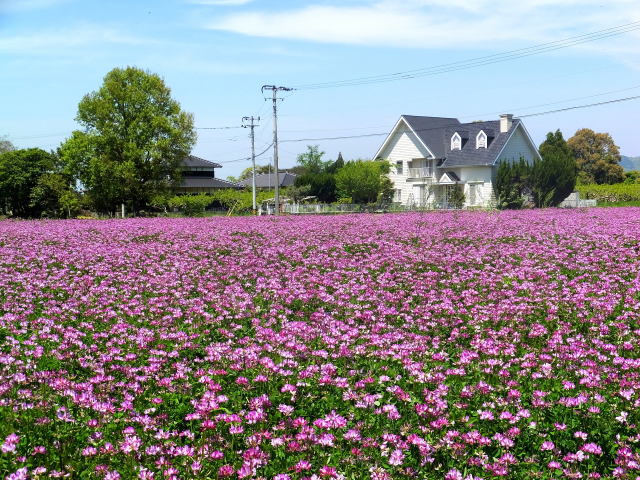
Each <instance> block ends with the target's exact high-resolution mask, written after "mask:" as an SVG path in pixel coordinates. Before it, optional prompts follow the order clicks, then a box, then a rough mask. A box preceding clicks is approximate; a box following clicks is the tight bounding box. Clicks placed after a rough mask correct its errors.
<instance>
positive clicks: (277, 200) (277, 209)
mask: <svg viewBox="0 0 640 480" xmlns="http://www.w3.org/2000/svg"><path fill="white" fill-rule="evenodd" d="M265 90H271V91H272V92H273V97H272V100H273V170H274V171H275V175H276V181H275V187H276V188H275V199H274V200H275V214H276V215H280V176H279V173H278V100H282V99H281V98H280V99H279V98H278V92H279V91H283V92H289V91H291V90H293V88H287V87H276V86H275V85H263V86H262V89H261V91H262V92H263V93H264V91H265Z"/></svg>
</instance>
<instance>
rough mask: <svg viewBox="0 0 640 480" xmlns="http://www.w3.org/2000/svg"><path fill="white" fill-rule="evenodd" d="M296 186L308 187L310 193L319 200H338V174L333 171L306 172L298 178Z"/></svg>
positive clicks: (326, 201) (323, 201)
mask: <svg viewBox="0 0 640 480" xmlns="http://www.w3.org/2000/svg"><path fill="white" fill-rule="evenodd" d="M295 185H296V187H298V188H301V187H304V186H307V187H308V194H309V195H312V196H314V197H316V198H317V199H318V201H319V202H322V203H331V202H335V200H336V198H337V197H336V176H335V175H333V174H331V173H325V172H322V173H306V174H304V175H301V176H299V177H298V178H296V184H295Z"/></svg>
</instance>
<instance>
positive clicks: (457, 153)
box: [440, 119, 520, 168]
mask: <svg viewBox="0 0 640 480" xmlns="http://www.w3.org/2000/svg"><path fill="white" fill-rule="evenodd" d="M518 125H520V120H519V119H514V120H513V123H512V125H511V129H510V130H509V131H508V132H506V133H500V120H491V121H488V122H473V123H463V124H460V129H464V130H465V131H466V132H468V140H466V141H463V142H462V149H460V150H451V137H452V135H453V134H454V133H455V132H456V129H455V128H447V129H446V130H445V131H444V132H443V133H442V137H441V138H442V140H441V142H442V146H443V148H444V150H445V155H444V157H445V158H446V160H445V161H444V163H443V164H442V165H441V166H440V167H441V168H450V167H463V166H470V165H493V164H494V163H495V161H496V159H497V157H498V154H499V153H500V151H501V150H502V148H503V147H504V145H505V144H506V143H507V140H508V139H509V136H510V135H511V133H513V130H514V129H515V128H517V127H518ZM480 130H482V131H484V133H486V134H487V148H476V136H477V135H478V133H480Z"/></svg>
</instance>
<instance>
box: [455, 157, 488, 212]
mask: <svg viewBox="0 0 640 480" xmlns="http://www.w3.org/2000/svg"><path fill="white" fill-rule="evenodd" d="M451 170H452V171H454V172H456V174H457V175H458V177H459V178H460V180H461V181H463V182H464V184H465V185H464V195H465V197H466V202H465V205H466V206H475V207H478V206H482V207H488V206H489V205H490V203H491V200H492V196H491V195H492V193H493V183H492V182H493V168H492V167H464V168H456V169H451ZM471 183H473V184H475V185H477V187H476V203H475V205H471V204H470V203H469V200H470V195H469V185H470V184H471Z"/></svg>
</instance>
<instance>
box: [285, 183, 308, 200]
mask: <svg viewBox="0 0 640 480" xmlns="http://www.w3.org/2000/svg"><path fill="white" fill-rule="evenodd" d="M310 195H311V185H300V186H297V185H292V186H290V187H287V197H289V198H290V199H291V200H293V201H294V202H300V201H301V200H302V199H303V198H305V197H308V196H310Z"/></svg>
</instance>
